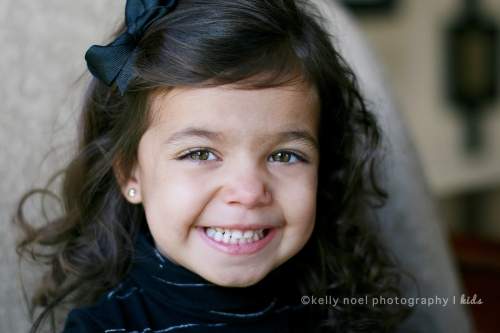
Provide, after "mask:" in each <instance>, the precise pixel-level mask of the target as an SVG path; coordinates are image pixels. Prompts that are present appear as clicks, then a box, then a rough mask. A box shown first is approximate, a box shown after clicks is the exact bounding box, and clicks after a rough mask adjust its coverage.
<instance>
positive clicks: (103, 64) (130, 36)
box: [85, 0, 177, 95]
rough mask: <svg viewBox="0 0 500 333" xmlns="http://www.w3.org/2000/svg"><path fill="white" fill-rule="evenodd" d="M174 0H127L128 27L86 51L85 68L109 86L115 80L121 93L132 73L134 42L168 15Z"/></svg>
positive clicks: (134, 51)
mask: <svg viewBox="0 0 500 333" xmlns="http://www.w3.org/2000/svg"><path fill="white" fill-rule="evenodd" d="M176 2H177V1H176V0H127V4H126V6H125V23H126V25H127V30H126V31H125V32H124V33H122V34H121V35H119V36H118V37H117V38H116V39H115V40H114V41H113V42H111V43H110V44H108V45H106V46H100V45H93V46H91V47H90V48H89V49H88V50H87V53H86V54H85V60H86V61H87V67H88V69H89V71H90V72H91V73H92V75H94V76H95V77H96V78H98V79H100V80H101V81H103V82H104V83H105V84H107V85H108V86H111V85H112V84H113V83H116V84H117V86H118V89H119V90H120V93H121V94H122V95H123V94H124V93H125V91H126V90H127V86H128V83H129V81H130V79H131V78H132V76H133V65H134V63H135V56H136V48H137V43H138V41H139V40H140V39H141V37H142V35H143V34H144V32H145V31H146V29H147V28H148V27H149V26H150V25H151V24H152V23H153V22H155V21H156V20H158V19H159V18H161V17H163V16H165V15H166V14H168V13H169V12H170V11H171V10H172V9H173V7H174V6H175V4H176Z"/></svg>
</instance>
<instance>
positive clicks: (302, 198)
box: [282, 175, 317, 231]
mask: <svg viewBox="0 0 500 333" xmlns="http://www.w3.org/2000/svg"><path fill="white" fill-rule="evenodd" d="M316 191H317V177H316V176H315V175H310V176H309V177H306V178H304V179H303V181H301V182H297V183H292V185H289V186H288V187H287V188H286V189H284V191H283V192H282V196H283V197H282V198H283V200H282V201H283V203H282V204H283V206H284V207H283V208H284V213H285V218H286V221H287V222H288V223H289V224H290V226H291V227H293V228H296V229H300V230H302V231H304V230H306V229H309V228H310V227H311V226H312V224H313V223H314V219H315V217H316Z"/></svg>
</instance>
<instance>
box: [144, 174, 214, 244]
mask: <svg viewBox="0 0 500 333" xmlns="http://www.w3.org/2000/svg"><path fill="white" fill-rule="evenodd" d="M202 186H203V183H201V182H199V181H197V179H196V178H192V177H186V176H182V175H180V174H178V173H175V172H174V171H170V172H169V171H168V170H166V171H165V174H164V175H162V176H160V177H157V178H156V179H154V180H152V182H151V183H150V184H149V186H148V190H147V197H146V198H145V202H144V206H145V207H144V208H145V210H146V215H147V219H148V224H150V225H152V226H153V227H155V228H156V229H161V228H164V229H168V230H169V232H168V236H167V234H166V235H165V236H166V237H168V238H176V239H185V238H186V237H187V236H188V233H189V230H190V228H191V227H192V226H193V224H194V223H195V222H196V219H197V217H198V216H199V214H200V213H201V211H202V209H203V207H204V202H205V201H206V190H205V189H203V188H202ZM174 235H175V236H174Z"/></svg>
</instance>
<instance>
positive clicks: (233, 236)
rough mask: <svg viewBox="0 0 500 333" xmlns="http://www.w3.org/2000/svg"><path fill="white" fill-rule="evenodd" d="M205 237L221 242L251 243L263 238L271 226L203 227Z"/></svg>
mask: <svg viewBox="0 0 500 333" xmlns="http://www.w3.org/2000/svg"><path fill="white" fill-rule="evenodd" d="M203 229H204V232H205V234H206V235H207V237H209V238H211V239H213V240H214V241H216V242H218V243H223V244H240V245H241V244H251V243H255V242H258V241H260V240H262V239H263V238H265V237H266V236H267V235H268V233H269V231H270V230H271V228H264V229H253V230H250V229H246V230H239V229H225V228H219V227H204V228H203Z"/></svg>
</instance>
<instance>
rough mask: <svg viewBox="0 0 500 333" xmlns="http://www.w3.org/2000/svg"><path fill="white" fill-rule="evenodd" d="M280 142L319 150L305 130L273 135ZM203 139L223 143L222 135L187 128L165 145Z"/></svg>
mask: <svg viewBox="0 0 500 333" xmlns="http://www.w3.org/2000/svg"><path fill="white" fill-rule="evenodd" d="M275 136H276V137H277V138H278V140H279V141H280V142H291V141H300V142H303V143H305V144H306V145H308V146H311V147H312V148H314V149H316V150H319V144H318V141H317V140H316V139H315V138H314V137H313V136H312V135H311V134H310V133H309V132H308V131H306V130H301V129H296V130H288V131H282V132H278V133H277V134H276V135H275ZM191 137H195V138H205V139H208V140H210V141H219V142H220V141H223V139H224V135H223V134H222V133H220V132H213V131H209V130H206V129H203V128H199V127H187V128H185V129H183V130H181V131H178V132H175V133H174V134H172V135H171V136H170V137H169V138H168V139H167V140H166V141H165V144H167V145H171V144H175V143H177V142H179V141H181V140H183V139H187V138H191Z"/></svg>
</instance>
